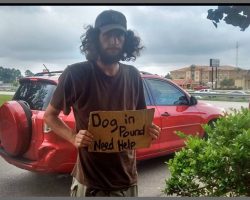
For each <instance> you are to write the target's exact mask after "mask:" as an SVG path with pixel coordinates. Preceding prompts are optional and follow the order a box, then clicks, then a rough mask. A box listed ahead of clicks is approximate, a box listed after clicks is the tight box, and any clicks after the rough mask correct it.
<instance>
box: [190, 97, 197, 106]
mask: <svg viewBox="0 0 250 200" xmlns="http://www.w3.org/2000/svg"><path fill="white" fill-rule="evenodd" d="M196 104H197V99H196V98H195V97H194V96H191V97H190V106H194V105H196Z"/></svg>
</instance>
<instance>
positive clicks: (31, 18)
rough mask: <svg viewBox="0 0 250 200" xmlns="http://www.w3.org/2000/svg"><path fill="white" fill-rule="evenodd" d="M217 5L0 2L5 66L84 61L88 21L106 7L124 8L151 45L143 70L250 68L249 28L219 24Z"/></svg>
mask: <svg viewBox="0 0 250 200" xmlns="http://www.w3.org/2000/svg"><path fill="white" fill-rule="evenodd" d="M216 8H217V6H10V7H7V6H0V66H3V67H8V68H17V69H20V70H21V72H22V73H24V71H25V70H27V69H29V70H31V71H32V72H40V71H42V70H43V68H44V67H43V64H45V65H46V66H47V67H48V68H49V69H50V70H63V69H64V68H65V67H66V66H67V65H69V64H73V63H76V62H81V61H84V60H85V56H84V55H82V54H81V53H80V50H79V47H80V36H81V35H82V34H83V33H84V26H86V25H89V24H90V25H93V24H94V21H95V17H96V16H97V15H98V14H99V13H100V12H101V11H103V10H106V9H114V10H118V11H121V12H123V13H124V14H125V15H126V17H127V21H128V28H129V29H131V30H133V31H135V32H136V33H137V35H139V36H140V37H141V39H142V42H143V44H144V46H145V47H146V48H145V49H144V51H143V52H142V54H141V56H140V57H139V58H138V59H137V60H136V61H135V62H129V64H133V65H134V66H136V67H137V68H138V69H139V70H143V71H148V72H151V73H157V74H159V75H166V74H167V73H168V72H169V71H171V70H175V69H179V68H182V67H188V66H190V65H192V64H195V65H209V59H210V58H218V59H220V65H231V66H235V65H236V42H238V44H239V49H238V67H241V68H244V69H250V56H249V54H250V27H249V28H248V29H246V30H245V31H244V32H242V31H240V28H239V27H234V26H232V25H228V24H226V23H225V22H224V21H221V22H220V23H219V24H218V28H215V26H214V25H213V23H212V21H210V20H208V19H207V18H206V17H207V10H208V9H216Z"/></svg>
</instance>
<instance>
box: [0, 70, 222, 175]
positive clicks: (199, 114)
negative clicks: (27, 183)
mask: <svg viewBox="0 0 250 200" xmlns="http://www.w3.org/2000/svg"><path fill="white" fill-rule="evenodd" d="M60 74H61V72H44V73H39V74H36V75H35V76H33V77H25V78H23V79H21V80H20V86H19V88H18V90H17V91H16V93H15V95H14V96H13V99H12V101H9V102H6V103H4V104H3V105H2V106H1V107H0V155H1V156H2V157H3V158H4V159H5V160H6V161H7V162H9V163H10V164H12V165H15V166H17V167H19V168H23V169H26V170H30V171H36V172H45V173H50V172H56V173H69V172H71V170H72V168H73V166H74V163H75V161H76V155H77V151H76V149H75V147H74V146H73V145H72V144H70V143H69V142H67V141H66V140H64V139H62V138H60V137H59V136H57V135H56V134H55V133H53V131H51V129H50V128H49V127H48V126H47V125H46V124H45V122H44V120H43V115H44V111H45V109H46V107H47V106H48V104H49V101H50V99H51V97H52V94H53V92H54V90H55V88H56V85H57V82H58V77H59V75H60ZM142 78H143V83H144V92H145V100H146V103H147V107H148V108H155V116H154V123H155V124H157V125H159V126H160V127H161V129H162V132H161V135H160V137H159V139H157V140H156V141H155V142H153V143H152V145H151V147H150V148H145V149H138V150H137V160H143V159H149V158H153V157H157V156H162V155H166V154H170V153H172V152H175V151H177V150H180V149H181V148H182V147H183V146H184V141H183V139H181V138H180V137H178V136H177V135H176V134H175V131H177V130H178V131H182V132H184V133H186V134H197V133H198V134H199V136H200V137H204V136H205V133H204V130H203V129H202V126H201V125H202V124H207V123H208V124H209V123H211V122H213V121H215V120H216V119H218V118H219V117H220V116H222V114H223V110H222V109H220V108H217V107H215V106H212V105H210V104H207V103H202V102H197V100H196V99H195V98H194V97H193V96H190V95H189V94H188V93H186V92H185V91H184V90H183V89H182V88H180V87H179V86H177V85H176V84H174V83H173V82H171V81H170V80H167V79H165V78H161V77H159V76H157V75H152V74H149V73H145V72H142ZM59 117H61V119H62V120H63V121H64V122H65V123H66V124H68V125H69V126H70V127H72V128H74V126H75V122H74V116H73V113H72V112H71V113H70V114H69V115H68V116H66V115H64V114H63V113H60V115H59Z"/></svg>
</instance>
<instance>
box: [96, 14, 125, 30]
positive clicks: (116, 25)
mask: <svg viewBox="0 0 250 200" xmlns="http://www.w3.org/2000/svg"><path fill="white" fill-rule="evenodd" d="M95 28H99V29H100V31H101V32H102V33H105V32H108V31H110V30H113V29H119V30H122V31H124V32H125V31H126V30H127V20H126V17H125V16H124V15H123V14H122V13H121V12H118V11H115V10H105V11H103V12H101V13H100V14H99V15H98V16H97V17H96V20H95Z"/></svg>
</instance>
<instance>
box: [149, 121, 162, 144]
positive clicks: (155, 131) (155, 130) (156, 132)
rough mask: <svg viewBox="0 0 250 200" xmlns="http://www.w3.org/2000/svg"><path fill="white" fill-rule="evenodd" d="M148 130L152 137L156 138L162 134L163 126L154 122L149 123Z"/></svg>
mask: <svg viewBox="0 0 250 200" xmlns="http://www.w3.org/2000/svg"><path fill="white" fill-rule="evenodd" d="M148 131H149V135H150V136H151V137H152V140H156V139H157V138H158V137H159V136H160V133H161V128H160V127H159V126H157V125H155V124H154V123H152V124H151V125H149V127H148Z"/></svg>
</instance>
